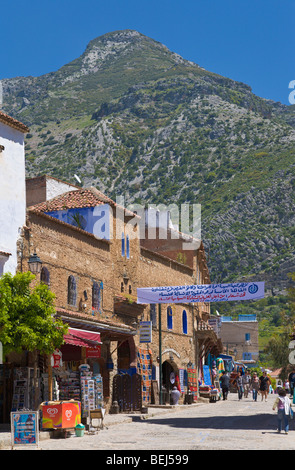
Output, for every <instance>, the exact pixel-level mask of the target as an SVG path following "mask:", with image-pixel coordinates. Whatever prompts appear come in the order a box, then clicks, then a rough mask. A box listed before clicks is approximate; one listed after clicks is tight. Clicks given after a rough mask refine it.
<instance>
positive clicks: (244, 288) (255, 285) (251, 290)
mask: <svg viewBox="0 0 295 470" xmlns="http://www.w3.org/2000/svg"><path fill="white" fill-rule="evenodd" d="M263 297H264V282H236V283H229V284H201V285H188V286H164V287H142V288H138V289H137V303H138V304H160V303H163V304H170V303H194V302H221V301H233V300H257V299H262V298H263Z"/></svg>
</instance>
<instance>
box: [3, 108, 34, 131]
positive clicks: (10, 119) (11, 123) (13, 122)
mask: <svg viewBox="0 0 295 470" xmlns="http://www.w3.org/2000/svg"><path fill="white" fill-rule="evenodd" d="M0 122H4V124H7V125H8V126H10V127H14V128H15V129H17V130H18V131H21V132H23V133H24V134H26V133H27V132H29V131H30V129H29V128H28V127H27V126H26V125H25V124H23V123H22V122H20V121H17V120H16V119H14V118H13V117H11V116H8V114H6V113H3V111H0Z"/></svg>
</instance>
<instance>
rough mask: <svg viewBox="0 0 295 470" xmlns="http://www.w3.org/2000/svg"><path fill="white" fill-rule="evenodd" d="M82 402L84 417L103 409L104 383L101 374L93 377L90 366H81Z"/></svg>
mask: <svg viewBox="0 0 295 470" xmlns="http://www.w3.org/2000/svg"><path fill="white" fill-rule="evenodd" d="M79 370H80V383H81V402H82V417H83V418H85V417H88V414H89V411H91V410H97V409H100V408H102V407H103V382H102V376H101V374H97V375H95V376H94V375H93V372H91V371H90V366H89V365H88V364H81V365H80V366H79Z"/></svg>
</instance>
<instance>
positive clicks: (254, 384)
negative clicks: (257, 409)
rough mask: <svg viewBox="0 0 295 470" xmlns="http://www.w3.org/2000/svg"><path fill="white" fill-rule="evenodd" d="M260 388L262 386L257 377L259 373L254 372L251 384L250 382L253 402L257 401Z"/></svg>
mask: <svg viewBox="0 0 295 470" xmlns="http://www.w3.org/2000/svg"><path fill="white" fill-rule="evenodd" d="M259 386H260V384H259V379H258V377H257V373H256V372H254V373H253V377H252V378H251V382H250V387H251V390H252V398H253V401H257V395H258V390H259Z"/></svg>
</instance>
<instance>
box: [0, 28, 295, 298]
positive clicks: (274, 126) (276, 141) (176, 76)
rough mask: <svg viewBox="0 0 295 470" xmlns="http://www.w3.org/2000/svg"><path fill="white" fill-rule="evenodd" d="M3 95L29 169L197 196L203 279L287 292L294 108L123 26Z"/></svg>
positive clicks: (157, 199)
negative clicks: (206, 273) (23, 141)
mask: <svg viewBox="0 0 295 470" xmlns="http://www.w3.org/2000/svg"><path fill="white" fill-rule="evenodd" d="M3 91H4V110H5V111H6V112H8V113H10V114H11V115H13V116H14V117H16V118H18V119H20V120H21V121H23V122H25V123H26V124H28V125H30V127H31V132H30V134H29V135H28V136H27V145H26V155H27V174H28V176H32V175H37V174H42V173H47V174H51V175H52V176H55V177H58V178H61V179H65V180H67V181H70V182H74V181H73V175H74V174H75V173H77V174H79V176H80V177H81V179H82V180H83V183H84V185H95V186H97V187H98V188H99V189H101V190H102V191H104V192H106V193H107V194H108V195H109V196H111V197H113V198H114V197H115V196H116V194H120V195H124V196H125V201H126V203H128V202H129V203H131V202H134V201H135V202H141V203H154V204H159V203H164V204H167V205H168V204H170V203H175V202H177V203H179V204H181V203H185V202H186V203H190V204H196V203H200V204H202V235H203V238H204V241H205V245H206V247H207V252H208V253H209V266H210V271H211V280H212V281H214V282H215V281H216V282H217V281H221V280H222V281H225V280H228V279H231V280H233V279H238V280H239V279H247V278H255V279H257V280H258V279H266V280H267V285H268V288H269V289H274V290H282V289H283V288H284V287H286V285H287V283H288V277H287V273H288V272H289V271H294V270H295V260H294V242H295V229H294V186H295V167H294V162H295V159H294V140H295V129H294V127H295V124H294V123H295V112H294V107H287V106H284V105H282V104H280V103H274V102H272V101H268V100H264V99H261V98H259V97H257V96H255V95H254V94H253V93H252V92H251V89H250V87H249V86H247V85H245V84H243V83H240V82H235V81H233V80H230V79H228V78H224V77H221V76H219V75H216V74H213V73H210V72H208V71H206V70H204V69H203V68H202V67H200V66H199V65H197V64H194V63H192V62H189V61H186V60H184V59H183V58H181V57H180V56H178V55H177V54H174V53H173V52H171V51H169V50H168V49H167V47H165V46H164V45H162V44H160V43H158V42H156V41H154V40H152V39H150V38H147V37H146V36H143V35H142V34H140V33H138V32H136V31H130V30H127V31H117V32H114V33H109V34H106V35H104V36H102V37H99V38H96V39H94V40H93V41H91V42H90V43H89V45H88V46H87V48H86V50H85V52H84V54H82V56H81V57H79V58H77V59H76V60H74V61H73V62H71V63H69V64H67V65H65V66H64V67H62V68H61V69H60V70H58V71H56V72H52V73H50V74H47V75H43V76H41V77H18V78H15V79H7V80H3Z"/></svg>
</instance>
